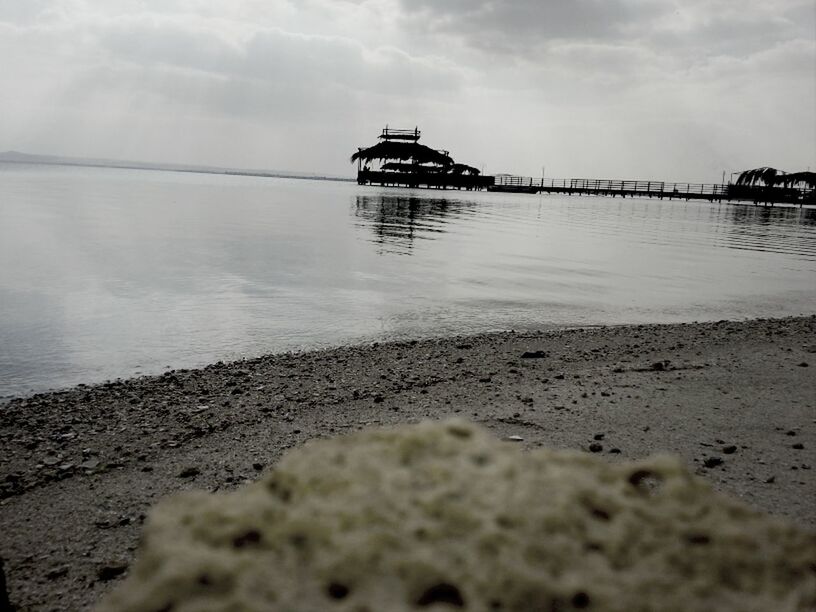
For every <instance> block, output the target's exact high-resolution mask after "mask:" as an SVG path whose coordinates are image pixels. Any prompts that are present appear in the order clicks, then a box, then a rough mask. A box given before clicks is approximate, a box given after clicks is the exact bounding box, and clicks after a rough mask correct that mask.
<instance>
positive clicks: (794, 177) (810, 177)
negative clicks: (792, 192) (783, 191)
mask: <svg viewBox="0 0 816 612" xmlns="http://www.w3.org/2000/svg"><path fill="white" fill-rule="evenodd" d="M776 183H777V184H782V185H784V186H785V187H800V186H801V187H806V188H809V189H816V172H804V171H803V172H790V173H789V174H783V175H781V176H777V177H776Z"/></svg>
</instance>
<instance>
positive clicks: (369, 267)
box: [0, 164, 816, 396]
mask: <svg viewBox="0 0 816 612" xmlns="http://www.w3.org/2000/svg"><path fill="white" fill-rule="evenodd" d="M815 311H816V211H814V210H807V209H805V210H799V209H793V208H773V209H771V208H762V207H754V206H734V205H729V204H709V203H701V202H679V201H676V202H661V201H657V200H646V199H626V200H622V199H611V198H593V197H586V198H584V197H561V196H535V195H501V194H489V193H469V192H440V191H410V190H400V189H380V188H373V187H359V186H357V185H355V184H353V183H339V182H327V181H306V180H291V179H273V178H256V177H240V176H219V175H206V174H188V173H173V172H151V171H138V170H114V169H90V168H69V167H48V166H26V165H17V164H0V396H8V395H19V394H26V393H30V392H31V391H39V390H44V389H49V388H59V387H65V386H68V385H73V384H77V383H81V382H85V383H89V382H98V381H103V380H105V379H112V378H116V377H128V376H133V375H138V374H147V373H157V372H161V371H163V370H164V369H166V368H168V367H172V368H178V367H190V366H197V365H203V364H206V363H210V362H214V361H218V360H230V359H236V358H240V357H246V356H256V355H261V354H264V353H270V352H278V351H285V350H290V349H304V348H315V347H324V346H332V345H339V344H343V343H352V342H364V341H373V340H383V339H389V338H405V337H422V336H437V335H444V334H471V333H474V332H483V331H490V330H506V329H517V330H520V329H527V328H539V327H547V326H563V325H569V326H572V325H595V324H602V323H640V322H673V321H694V320H706V319H723V318H744V317H755V316H763V317H768V316H781V315H791V314H801V313H807V314H810V313H813V312H815Z"/></svg>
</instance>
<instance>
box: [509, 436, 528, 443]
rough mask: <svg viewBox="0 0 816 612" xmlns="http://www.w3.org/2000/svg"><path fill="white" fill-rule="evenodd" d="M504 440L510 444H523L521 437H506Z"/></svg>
mask: <svg viewBox="0 0 816 612" xmlns="http://www.w3.org/2000/svg"><path fill="white" fill-rule="evenodd" d="M505 440H509V441H510V442H524V438H522V437H521V436H507V438H505Z"/></svg>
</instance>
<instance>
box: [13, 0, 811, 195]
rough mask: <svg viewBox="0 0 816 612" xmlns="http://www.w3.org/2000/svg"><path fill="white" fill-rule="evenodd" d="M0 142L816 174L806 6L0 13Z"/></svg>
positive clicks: (28, 148) (313, 164)
mask: <svg viewBox="0 0 816 612" xmlns="http://www.w3.org/2000/svg"><path fill="white" fill-rule="evenodd" d="M0 58H2V60H0V150H8V149H14V150H19V151H23V152H29V153H43V154H60V155H79V156H90V157H112V158H121V159H132V160H144V161H163V162H177V163H200V164H212V165H218V166H230V167H246V168H268V169H280V170H299V171H315V172H326V173H332V174H345V175H352V174H353V171H354V168H353V167H352V166H351V164H349V162H348V158H349V156H350V155H351V154H352V153H353V152H354V151H355V150H356V147H358V146H363V145H369V144H373V143H374V142H375V140H376V136H377V135H378V134H379V132H380V130H381V129H382V127H383V126H384V125H385V124H386V123H388V124H389V125H391V126H392V127H414V126H415V125H418V126H419V127H420V129H421V130H422V131H423V142H425V144H428V145H431V146H433V147H435V148H445V149H449V150H450V152H451V154H452V155H453V156H454V158H456V160H457V161H461V162H465V163H469V164H472V165H476V166H478V167H481V168H483V169H484V170H485V171H486V172H489V173H497V172H510V173H514V174H523V175H534V176H540V175H541V172H542V166H544V167H545V168H546V176H548V177H551V176H555V177H567V178H569V177H607V178H653V179H665V180H691V181H719V179H720V178H721V175H722V172H723V170H725V171H727V172H729V173H730V172H733V171H736V170H742V169H745V168H751V167H756V166H761V165H772V166H775V167H778V168H782V169H786V170H791V171H794V170H804V169H806V168H807V167H808V166H810V167H811V169H814V168H816V2H814V0H682V1H681V0H558V1H555V0H492V1H487V0H356V1H355V0H348V1H345V0H291V1H286V0H230V1H228V2H215V1H213V0H0Z"/></svg>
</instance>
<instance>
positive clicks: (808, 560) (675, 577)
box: [97, 421, 816, 612]
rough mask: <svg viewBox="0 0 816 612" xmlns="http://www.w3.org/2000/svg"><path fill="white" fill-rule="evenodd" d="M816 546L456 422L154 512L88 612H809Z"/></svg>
mask: <svg viewBox="0 0 816 612" xmlns="http://www.w3.org/2000/svg"><path fill="white" fill-rule="evenodd" d="M814 607H816V537H815V536H814V535H812V534H808V533H806V532H804V531H801V530H799V529H798V528H796V527H793V526H792V525H789V524H787V523H784V522H782V521H781V520H779V519H775V518H770V517H768V516H766V515H763V514H761V513H759V512H757V511H754V510H751V509H749V508H747V507H746V506H744V505H743V504H742V503H739V502H736V501H732V500H731V499H730V498H727V497H725V496H723V495H721V494H719V493H716V492H714V491H713V490H712V489H711V487H710V485H709V484H707V483H706V482H705V481H703V480H702V479H699V478H698V477H695V476H693V475H691V474H690V473H688V472H687V471H686V470H685V469H684V467H683V466H682V464H681V462H680V461H678V460H676V459H673V458H669V457H653V458H650V459H646V460H640V461H634V462H625V463H617V464H609V463H607V462H605V461H603V460H601V459H599V458H596V457H595V456H591V455H589V454H586V453H581V452H574V451H550V450H536V451H533V452H523V451H522V450H521V449H520V448H519V446H518V445H517V444H512V443H509V442H502V441H499V440H496V439H495V438H493V437H491V436H489V435H488V434H487V433H486V432H485V431H484V430H482V429H480V428H478V427H476V426H473V425H470V424H467V423H465V422H463V421H446V422H441V423H430V422H428V423H423V424H420V425H413V426H402V427H399V428H395V429H374V430H367V431H364V432H362V433H358V434H354V435H350V436H341V437H338V438H334V439H331V440H323V441H314V442H311V443H308V444H306V445H305V446H304V447H302V448H299V449H298V450H295V451H293V452H291V453H290V454H288V455H286V456H285V457H284V458H283V459H282V460H281V461H280V462H279V463H278V464H277V465H276V466H275V468H274V469H273V470H271V471H269V472H267V473H266V474H265V475H264V476H263V477H262V478H261V480H259V481H258V482H256V483H254V484H251V485H248V486H246V487H244V488H242V489H240V490H238V491H235V492H232V493H218V494H208V493H203V492H202V493H195V492H188V493H183V494H180V495H177V496H176V497H173V498H170V499H169V500H168V501H165V502H163V503H161V504H160V505H159V506H158V507H157V508H155V509H154V510H153V511H152V513H151V515H150V517H149V519H148V522H147V527H146V532H145V536H144V541H143V545H142V550H141V552H140V555H139V558H138V560H137V562H136V563H135V564H134V566H133V567H132V569H131V570H130V574H129V576H128V577H127V579H126V580H125V581H124V583H123V584H121V585H120V586H119V587H118V588H116V589H115V590H114V591H113V592H112V593H111V594H109V595H108V596H107V597H106V598H105V599H104V600H103V601H102V602H101V604H100V605H99V606H98V608H97V609H98V611H99V612H112V611H117V612H155V611H157V610H172V611H173V612H188V611H193V610H196V611H200V610H213V611H214V610H235V611H256V610H257V611H260V610H281V611H283V610H286V611H304V612H306V611H318V610H320V611H324V610H330V611H331V610H338V611H339V610H344V611H352V610H353V611H355V612H358V611H359V612H363V611H370V612H375V611H379V610H390V611H401V610H417V609H428V610H440V611H441V610H450V609H466V610H474V611H476V610H480V611H481V610H485V611H487V610H502V611H508V610H519V611H522V610H523V611H525V612H526V611H529V610H548V611H549V610H572V609H590V610H607V611H621V612H623V611H626V612H632V611H637V610H644V611H645V610H663V611H670V610H678V611H679V610H682V611H684V612H689V611H694V610H700V611H703V610H706V611H708V610H718V611H722V610H735V611H736V610H739V611H751V610H756V611H760V610H762V611H766V610H777V611H784V610H791V611H792V610H812V609H814Z"/></svg>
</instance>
